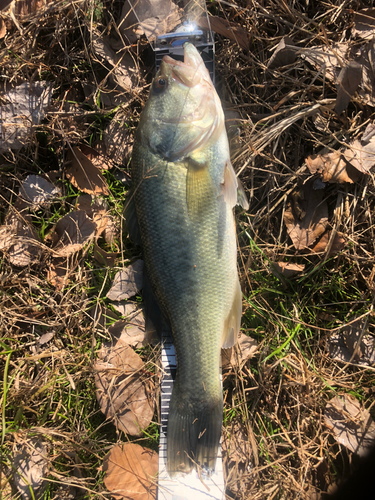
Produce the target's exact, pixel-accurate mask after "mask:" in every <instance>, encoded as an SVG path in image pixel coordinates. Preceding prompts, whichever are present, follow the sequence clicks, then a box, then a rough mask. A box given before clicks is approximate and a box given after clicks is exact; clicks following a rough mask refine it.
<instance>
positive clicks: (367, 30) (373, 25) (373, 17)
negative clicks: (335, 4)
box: [353, 8, 375, 39]
mask: <svg viewBox="0 0 375 500" xmlns="http://www.w3.org/2000/svg"><path fill="white" fill-rule="evenodd" d="M374 33H375V9H373V8H370V9H362V10H360V11H358V12H355V14H354V26H353V35H354V36H359V37H360V38H365V39H371V38H372V37H373V36H374Z"/></svg>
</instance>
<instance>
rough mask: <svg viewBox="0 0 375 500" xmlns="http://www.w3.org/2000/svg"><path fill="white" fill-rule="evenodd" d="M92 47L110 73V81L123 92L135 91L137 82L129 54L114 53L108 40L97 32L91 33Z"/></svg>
mask: <svg viewBox="0 0 375 500" xmlns="http://www.w3.org/2000/svg"><path fill="white" fill-rule="evenodd" d="M91 40H92V47H93V50H94V52H95V53H96V55H97V56H98V57H99V59H101V60H102V61H103V66H104V64H105V63H107V66H108V68H107V69H108V70H109V71H110V80H111V81H113V82H114V83H115V84H116V85H118V86H120V87H121V89H124V90H125V91H130V90H132V89H135V88H136V87H137V85H138V81H139V70H138V71H137V67H136V64H135V62H134V59H133V58H132V56H131V55H130V53H129V52H126V51H124V50H121V51H116V50H115V49H113V48H112V47H111V43H110V39H108V38H104V37H102V36H101V35H100V34H99V33H98V32H97V31H95V30H92V31H91Z"/></svg>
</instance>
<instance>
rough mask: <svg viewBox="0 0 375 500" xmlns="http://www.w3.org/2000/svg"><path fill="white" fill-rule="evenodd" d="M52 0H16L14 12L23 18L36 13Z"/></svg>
mask: <svg viewBox="0 0 375 500" xmlns="http://www.w3.org/2000/svg"><path fill="white" fill-rule="evenodd" d="M51 1H52V0H16V1H15V4H14V12H15V14H16V16H17V17H19V18H22V17H25V16H29V15H30V14H34V13H35V12H37V11H38V10H41V9H42V8H43V7H45V5H46V4H47V3H49V2H51Z"/></svg>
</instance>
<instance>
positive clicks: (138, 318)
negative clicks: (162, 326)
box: [109, 302, 156, 348]
mask: <svg viewBox="0 0 375 500" xmlns="http://www.w3.org/2000/svg"><path fill="white" fill-rule="evenodd" d="M112 305H113V307H114V308H115V309H116V310H117V311H119V312H120V313H121V315H122V316H125V317H126V319H125V320H121V321H117V323H115V324H114V325H112V326H111V327H110V328H109V333H110V334H111V336H112V337H113V338H117V339H119V340H121V341H122V342H124V343H125V344H128V345H131V346H134V347H137V348H139V347H142V346H145V345H148V344H151V343H155V341H156V338H155V332H154V331H151V332H146V328H145V317H144V309H143V307H138V306H137V305H136V304H134V303H133V302H117V303H115V302H114V303H113V304H112Z"/></svg>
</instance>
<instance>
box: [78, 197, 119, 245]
mask: <svg viewBox="0 0 375 500" xmlns="http://www.w3.org/2000/svg"><path fill="white" fill-rule="evenodd" d="M76 209H77V210H83V211H84V212H86V214H87V215H88V216H89V217H90V218H91V219H92V220H93V221H94V222H95V224H96V234H95V238H96V241H97V240H98V238H99V236H100V235H101V234H102V233H103V231H104V232H105V231H106V230H107V228H108V226H112V225H113V223H112V221H111V218H110V216H109V215H108V205H107V202H106V201H105V200H104V199H103V198H98V197H97V196H91V195H90V194H81V195H80V196H78V198H77V201H76Z"/></svg>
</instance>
